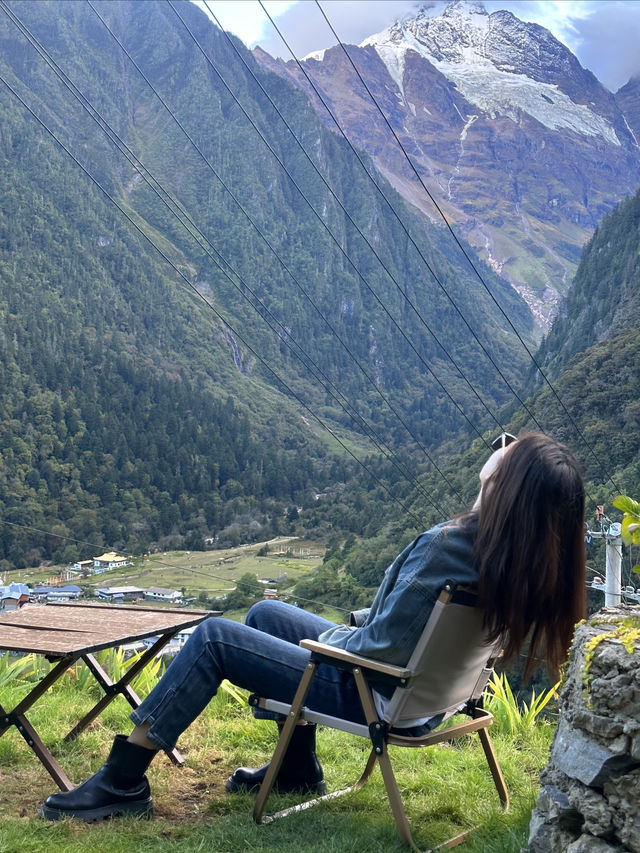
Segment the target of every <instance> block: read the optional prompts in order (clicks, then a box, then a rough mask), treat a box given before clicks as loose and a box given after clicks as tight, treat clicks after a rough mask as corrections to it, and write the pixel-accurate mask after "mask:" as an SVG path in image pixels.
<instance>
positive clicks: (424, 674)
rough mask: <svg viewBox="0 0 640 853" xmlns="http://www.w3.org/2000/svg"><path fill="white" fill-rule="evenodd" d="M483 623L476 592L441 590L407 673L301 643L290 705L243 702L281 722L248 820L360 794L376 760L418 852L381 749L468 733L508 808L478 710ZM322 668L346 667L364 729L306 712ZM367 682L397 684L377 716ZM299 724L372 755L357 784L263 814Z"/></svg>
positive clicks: (486, 655) (487, 660)
mask: <svg viewBox="0 0 640 853" xmlns="http://www.w3.org/2000/svg"><path fill="white" fill-rule="evenodd" d="M482 621H483V614H482V611H481V610H479V609H478V608H477V607H476V606H475V593H473V591H471V590H463V589H457V590H456V589H455V588H454V586H453V585H451V584H447V585H446V586H445V588H444V589H443V591H442V592H441V594H440V597H439V599H438V601H437V602H436V605H435V607H434V609H433V611H432V612H431V615H430V616H429V619H428V621H427V624H426V625H425V628H424V630H423V632H422V635H421V637H420V639H419V641H418V643H417V645H416V648H415V649H414V651H413V653H412V655H411V658H410V659H409V662H408V664H407V666H406V667H398V666H393V665H391V664H386V663H383V662H381V661H377V660H372V659H369V658H363V657H361V656H359V655H354V654H351V653H350V652H346V651H344V650H342V649H338V648H334V647H333V646H329V645H326V644H324V643H318V642H316V641H314V640H302V642H301V643H300V645H301V646H302V647H303V648H305V649H309V651H310V652H311V658H310V660H309V663H308V665H307V668H306V670H305V672H304V673H303V675H302V677H301V679H300V683H299V685H298V689H297V691H296V694H295V696H294V698H293V701H292V702H291V704H290V705H289V704H287V703H283V702H277V701H275V700H272V699H269V698H268V697H258V696H255V695H253V696H251V697H250V700H249V701H250V703H251V704H252V705H253V706H255V707H259V708H262V709H265V710H268V711H275V712H278V713H280V714H283V715H284V716H286V722H285V724H284V726H283V728H282V731H281V734H280V738H279V740H278V744H277V746H276V750H275V752H274V755H273V758H272V760H271V764H270V767H269V770H268V772H267V774H266V776H265V779H264V782H263V783H262V785H261V787H260V790H259V791H258V794H257V797H256V803H255V808H254V811H253V817H254V820H255V821H256V822H257V823H269V822H271V821H273V820H275V819H276V818H280V817H285V816H286V815H288V814H291V813H292V812H299V811H302V810H304V809H307V808H310V807H311V806H313V805H315V804H316V803H319V802H323V801H325V800H330V799H333V798H335V797H339V796H342V795H343V794H347V793H349V792H350V791H355V790H358V789H359V788H361V787H362V786H363V785H364V783H365V782H366V781H367V779H368V778H369V776H370V775H371V773H372V771H373V768H374V767H375V764H376V762H377V763H378V764H379V765H380V770H381V772H382V777H383V780H384V784H385V787H386V790H387V794H388V797H389V803H390V805H391V809H392V812H393V816H394V819H395V822H396V827H397V829H398V832H399V834H400V837H401V838H402V839H403V840H404V841H405V842H406V843H407V844H408V845H409V846H410V847H411V848H412V849H413V850H419V848H418V847H417V846H416V843H415V842H414V840H413V837H412V834H411V830H410V828H409V823H408V820H407V816H406V813H405V810H404V806H403V804H402V799H401V797H400V792H399V790H398V785H397V783H396V779H395V775H394V772H393V768H392V765H391V760H390V758H389V753H388V749H387V747H388V746H404V747H410V748H414V749H415V748H421V747H427V746H433V745H435V744H438V743H442V742H445V741H447V742H448V741H453V740H455V739H456V738H459V737H461V736H463V735H467V734H469V733H471V732H477V733H478V736H479V738H480V741H481V743H482V747H483V750H484V754H485V756H486V759H487V763H488V766H489V770H490V772H491V775H492V777H493V782H494V784H495V787H496V790H497V792H498V795H499V797H500V801H501V803H502V806H503V808H505V809H506V808H508V806H509V797H508V794H507V789H506V786H505V783H504V779H503V777H502V773H501V771H500V767H499V765H498V761H497V758H496V755H495V752H494V749H493V745H492V743H491V740H490V738H489V732H488V731H487V729H488V727H489V726H490V725H491V724H492V722H493V717H492V715H491V714H490V713H489V712H488V711H486V710H485V709H484V708H482V693H483V691H484V689H485V686H486V684H487V682H488V680H489V678H490V676H491V673H492V671H493V663H494V660H495V658H496V656H497V654H498V653H499V648H498V646H497V645H496V644H489V643H487V640H486V631H485V630H484V629H483V625H482ZM321 663H324V664H330V665H332V666H337V667H340V668H342V669H347V670H349V671H350V672H351V673H352V674H353V677H354V679H355V681H356V685H357V688H358V695H359V697H360V701H361V703H362V709H363V713H364V717H365V719H366V721H367V724H366V725H364V724H359V723H354V722H352V721H350V720H344V719H342V718H340V717H332V716H330V715H328V714H325V713H321V712H319V711H316V710H314V709H313V708H310V707H307V706H305V700H306V697H307V694H308V692H309V688H310V686H311V683H312V681H313V678H314V676H315V673H316V670H317V668H318V665H319V664H321ZM371 678H374V679H375V681H377V682H379V681H380V679H384V680H385V681H387V682H388V683H390V684H393V685H394V686H395V690H394V692H393V695H392V697H391V699H390V700H389V703H388V705H387V707H386V710H385V713H384V716H383V717H381V716H379V714H378V712H377V711H376V706H375V702H374V697H373V694H372V687H371V684H370V679H371ZM458 711H459V712H460V713H463V714H466V715H467V716H468V717H469V719H468V720H466V721H463V722H459V723H456V724H454V725H447V726H444V727H442V728H439V729H436V730H434V731H431V732H429V733H427V734H424V735H421V736H419V737H410V736H409V737H408V736H406V735H403V734H400V733H399V730H398V726H399V724H402V722H403V721H409V720H416V719H421V718H432V717H436V716H439V715H445V716H447V715H450V714H452V713H455V712H458ZM301 720H306V721H307V722H309V723H318V724H320V725H323V726H329V727H330V728H334V729H339V730H340V731H344V732H349V733H351V734H354V735H359V736H360V737H365V738H368V739H369V740H370V742H371V752H370V753H369V758H368V761H367V764H366V767H365V769H364V771H363V773H362V775H361V777H360V779H358V781H357V782H356V783H355V784H353V785H351V786H349V787H348V788H344V789H342V790H340V791H335V792H332V793H328V794H325V795H324V796H321V797H315V798H314V799H312V800H307V801H306V802H303V803H301V804H299V805H296V806H291V807H290V808H287V809H283V810H281V811H278V812H275V813H273V814H269V815H265V814H264V809H265V805H266V801H267V798H268V796H269V794H270V792H271V789H272V787H273V784H274V782H275V779H276V776H277V773H278V770H279V768H280V765H281V763H282V759H283V756H284V754H285V752H286V750H287V746H288V744H289V741H290V740H291V736H292V734H293V730H294V728H295V726H296V724H297V723H298V722H300V721H301ZM469 831H470V830H467V831H466V832H463V833H460V834H459V835H456V836H455V837H453V838H451V839H449V840H448V841H446V842H444V843H442V844H440V845H438V847H437V848H431V849H432V850H435V849H445V848H449V847H453V846H454V845H456V844H459V843H460V842H461V841H463V840H464V838H465V837H466V835H468V833H469Z"/></svg>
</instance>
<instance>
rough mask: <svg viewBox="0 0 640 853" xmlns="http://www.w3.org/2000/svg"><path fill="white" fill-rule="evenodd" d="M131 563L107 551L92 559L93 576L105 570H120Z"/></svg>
mask: <svg viewBox="0 0 640 853" xmlns="http://www.w3.org/2000/svg"><path fill="white" fill-rule="evenodd" d="M130 565H132V562H131V560H130V559H129V558H127V557H123V556H121V555H120V554H116V553H115V551H108V552H107V553H106V554H102V555H101V556H100V557H94V558H93V570H94V572H95V574H101V573H102V572H104V571H105V569H120V568H122V567H123V566H130Z"/></svg>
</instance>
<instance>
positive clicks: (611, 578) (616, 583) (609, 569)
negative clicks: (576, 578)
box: [585, 506, 640, 607]
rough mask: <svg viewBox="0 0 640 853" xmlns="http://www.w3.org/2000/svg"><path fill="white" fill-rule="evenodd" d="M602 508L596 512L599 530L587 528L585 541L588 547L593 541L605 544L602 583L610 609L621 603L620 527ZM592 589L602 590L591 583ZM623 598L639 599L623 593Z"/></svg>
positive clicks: (607, 605) (597, 585)
mask: <svg viewBox="0 0 640 853" xmlns="http://www.w3.org/2000/svg"><path fill="white" fill-rule="evenodd" d="M603 510H604V507H602V506H599V507H598V509H597V512H596V522H599V524H600V530H590V529H589V528H587V532H586V536H585V541H586V543H587V544H588V545H589V544H591V542H593V540H594V539H604V540H605V543H606V569H605V582H604V590H603V591H604V603H605V606H606V607H612V606H615V605H619V604H621V603H622V535H621V532H622V525H621V524H620V523H619V522H617V521H614V522H612V521H610V520H609V519H608V518H607V517H606V515H604V512H603ZM591 586H592V588H593V589H603V585H602V584H601V583H600V584H596V583H592V584H591ZM625 597H631V598H640V596H638V595H636V594H629V593H628V592H625Z"/></svg>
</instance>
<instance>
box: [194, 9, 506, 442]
mask: <svg viewBox="0 0 640 853" xmlns="http://www.w3.org/2000/svg"><path fill="white" fill-rule="evenodd" d="M203 2H204V5H205V7H206V8H207V9H208V10H209V12H210V14H211V15H212V17H213V18H214V19H215V21H216V23H217V24H218V26H219V27H220V28H221V29H222V27H221V24H220V21H219V20H218V18H217V17H216V16H215V15H214V13H213V11H212V10H211V8H210V6H209V3H208V0H203ZM258 2H259V3H260V6H261V7H262V10H263V11H264V13H265V15H266V16H267V18H268V19H269V21H270V23H271V25H272V27H273V28H274V30H275V31H276V32H277V33H278V35H279V37H280V39H281V40H282V42H283V44H284V45H285V47H286V48H287V50H288V51H289V53H290V54H291V56H292V57H293V59H294V61H295V63H296V64H297V66H298V68H299V69H300V71H301V72H302V73H303V74H304V76H305V77H306V79H307V81H308V83H309V85H310V86H311V87H312V88H313V90H314V92H315V93H316V95H317V97H318V99H319V100H320V102H321V103H322V105H323V106H324V108H325V109H326V110H327V113H328V114H329V115H330V116H331V119H332V121H333V122H334V124H335V125H336V128H337V129H338V131H339V132H340V134H341V136H342V137H343V139H344V140H345V142H346V143H347V145H348V146H349V148H350V149H351V151H352V153H353V154H354V156H355V157H356V159H357V160H358V162H359V163H360V165H361V166H362V169H363V171H364V173H365V175H366V176H367V178H368V179H369V180H370V182H371V183H372V184H373V186H374V188H375V190H376V192H377V193H378V195H379V196H380V197H381V198H382V200H383V201H384V202H385V204H386V205H387V207H388V208H389V210H390V212H391V213H392V214H393V216H394V218H395V219H396V221H397V222H398V224H399V225H400V227H401V228H402V230H403V231H404V233H405V235H406V237H407V239H408V240H409V241H410V243H411V244H412V246H413V247H414V249H415V250H416V251H417V253H418V255H419V257H420V260H421V261H422V263H423V264H424V265H425V267H426V268H427V270H428V271H429V273H430V274H431V276H432V277H433V279H434V281H435V282H436V283H437V284H438V285H439V287H440V288H441V289H442V290H443V291H444V292H445V295H448V293H447V291H446V289H445V287H444V285H443V284H442V282H441V281H440V278H439V276H438V275H437V274H436V272H435V270H434V269H433V267H432V265H431V264H430V262H429V261H428V260H427V258H426V257H425V256H424V254H423V252H422V250H421V248H420V247H419V246H418V244H417V243H416V242H415V240H414V239H413V236H412V234H411V232H410V231H409V229H408V228H407V227H406V225H405V223H404V221H403V220H402V218H401V217H400V215H399V214H398V212H397V210H396V209H395V207H394V206H393V205H392V204H391V202H390V201H389V199H388V197H387V195H386V193H384V192H383V191H382V188H381V187H380V185H379V184H378V182H377V181H376V180H375V179H374V177H373V175H371V173H370V171H369V169H367V166H366V164H365V163H364V161H363V159H362V157H361V156H360V153H359V152H358V150H357V148H356V147H355V146H354V145H353V143H352V142H351V140H350V139H349V137H348V136H347V134H346V133H345V131H344V129H343V128H342V126H341V125H340V122H339V121H338V119H337V117H336V115H335V113H334V112H333V111H332V110H331V107H330V106H329V105H328V104H327V102H326V100H325V99H324V98H323V96H322V94H321V92H320V91H319V89H318V88H317V86H316V85H315V83H314V82H313V80H312V79H311V77H310V76H309V74H308V73H307V71H306V69H305V68H304V66H303V65H302V63H301V62H300V60H299V59H298V57H297V56H296V55H295V53H294V51H293V49H292V48H291V47H290V45H289V43H288V42H287V40H286V39H285V37H284V35H283V34H282V32H281V30H280V29H279V27H278V25H277V24H276V22H275V21H274V20H273V18H272V17H271V15H270V14H269V12H268V11H267V10H266V8H265V6H264V3H263V2H262V0H258ZM225 35H226V33H225ZM227 39H228V36H227ZM228 40H229V42H230V44H231V45H232V47H233V48H234V50H235V51H236V53H237V54H238V56H239V57H240V59H241V60H242V61H243V63H244V65H245V67H246V68H247V70H248V71H249V72H250V73H253V72H252V71H251V68H250V67H249V66H248V64H247V63H246V62H245V61H244V59H243V58H242V55H241V53H240V52H239V51H238V50H237V49H236V47H235V45H234V44H233V41H232V40H230V39H228ZM253 76H254V79H256V80H257V78H255V75H253ZM263 91H264V90H263ZM276 109H277V108H276ZM365 239H366V238H365ZM367 242H368V241H367ZM369 245H370V244H369ZM371 248H372V247H371ZM374 253H375V252H374ZM401 293H402V296H403V299H404V300H405V301H406V302H407V303H408V304H409V305H410V306H411V308H412V309H413V310H414V312H415V313H416V315H417V316H418V317H419V319H420V320H421V322H422V323H423V325H424V326H425V327H426V328H427V329H428V331H429V332H430V333H431V335H432V336H433V338H434V340H435V341H436V343H437V344H438V345H439V346H440V348H441V349H442V351H443V352H444V353H445V355H446V356H447V358H448V359H449V360H450V361H451V363H452V364H453V366H454V367H455V369H456V370H457V371H458V373H459V375H460V376H461V378H462V379H463V380H464V381H465V382H466V383H467V385H468V386H469V388H470V389H471V391H472V393H473V394H474V395H475V396H476V397H477V399H478V400H479V402H480V404H481V405H482V407H483V408H484V409H485V411H486V412H487V414H489V416H490V417H491V418H492V420H493V421H494V423H495V424H496V426H497V427H498V428H499V429H501V430H503V431H504V425H503V424H501V423H500V422H499V421H498V419H497V418H496V416H495V414H494V413H493V412H492V411H491V410H490V409H489V407H488V406H487V404H486V402H485V401H484V399H483V398H482V395H481V394H480V393H479V392H478V391H477V389H476V388H475V387H474V386H473V384H472V383H471V382H470V381H469V380H468V379H467V377H466V376H465V374H464V372H463V371H462V369H461V368H460V367H459V366H458V364H457V363H456V361H455V360H454V358H453V357H452V356H451V354H450V353H449V351H448V350H447V348H446V347H445V345H444V344H443V343H442V341H441V340H440V339H439V337H438V336H437V335H436V334H435V332H434V331H433V329H431V327H430V326H429V325H428V324H427V323H426V321H425V320H424V318H423V317H422V316H421V314H420V312H419V311H418V308H417V307H416V306H415V304H414V303H413V302H412V301H411V300H410V299H409V296H408V295H407V293H406V292H405V291H404V290H401ZM454 307H456V308H457V306H455V304H454ZM458 313H459V312H458ZM460 316H461V317H462V315H460ZM462 319H463V320H464V317H463V318H462ZM465 322H466V321H465ZM466 325H467V328H468V329H469V331H470V332H471V334H472V335H473V337H474V338H475V339H476V341H478V343H480V341H479V340H478V338H477V336H476V335H475V333H474V331H473V329H471V327H470V326H469V324H468V323H467V324H466ZM503 378H504V377H503ZM507 387H509V386H508V383H507ZM476 431H477V430H476ZM481 437H482V436H481Z"/></svg>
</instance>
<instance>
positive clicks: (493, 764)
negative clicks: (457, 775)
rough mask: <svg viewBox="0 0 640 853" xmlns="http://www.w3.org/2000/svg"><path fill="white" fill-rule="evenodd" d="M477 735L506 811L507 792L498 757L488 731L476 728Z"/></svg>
mask: <svg viewBox="0 0 640 853" xmlns="http://www.w3.org/2000/svg"><path fill="white" fill-rule="evenodd" d="M478 736H479V738H480V743H481V744H482V748H483V750H484V754H485V757H486V759H487V764H488V765H489V770H490V771H491V775H492V776H493V783H494V785H495V786H496V791H497V792H498V796H499V797H500V802H501V803H502V808H503V809H504V810H505V811H507V810H508V808H509V792H508V791H507V786H506V784H505V781H504V776H503V775H502V770H501V769H500V765H499V764H498V758H497V756H496V753H495V750H494V748H493V743H492V741H491V738H490V737H489V732H488V731H487V730H486V729H478Z"/></svg>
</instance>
